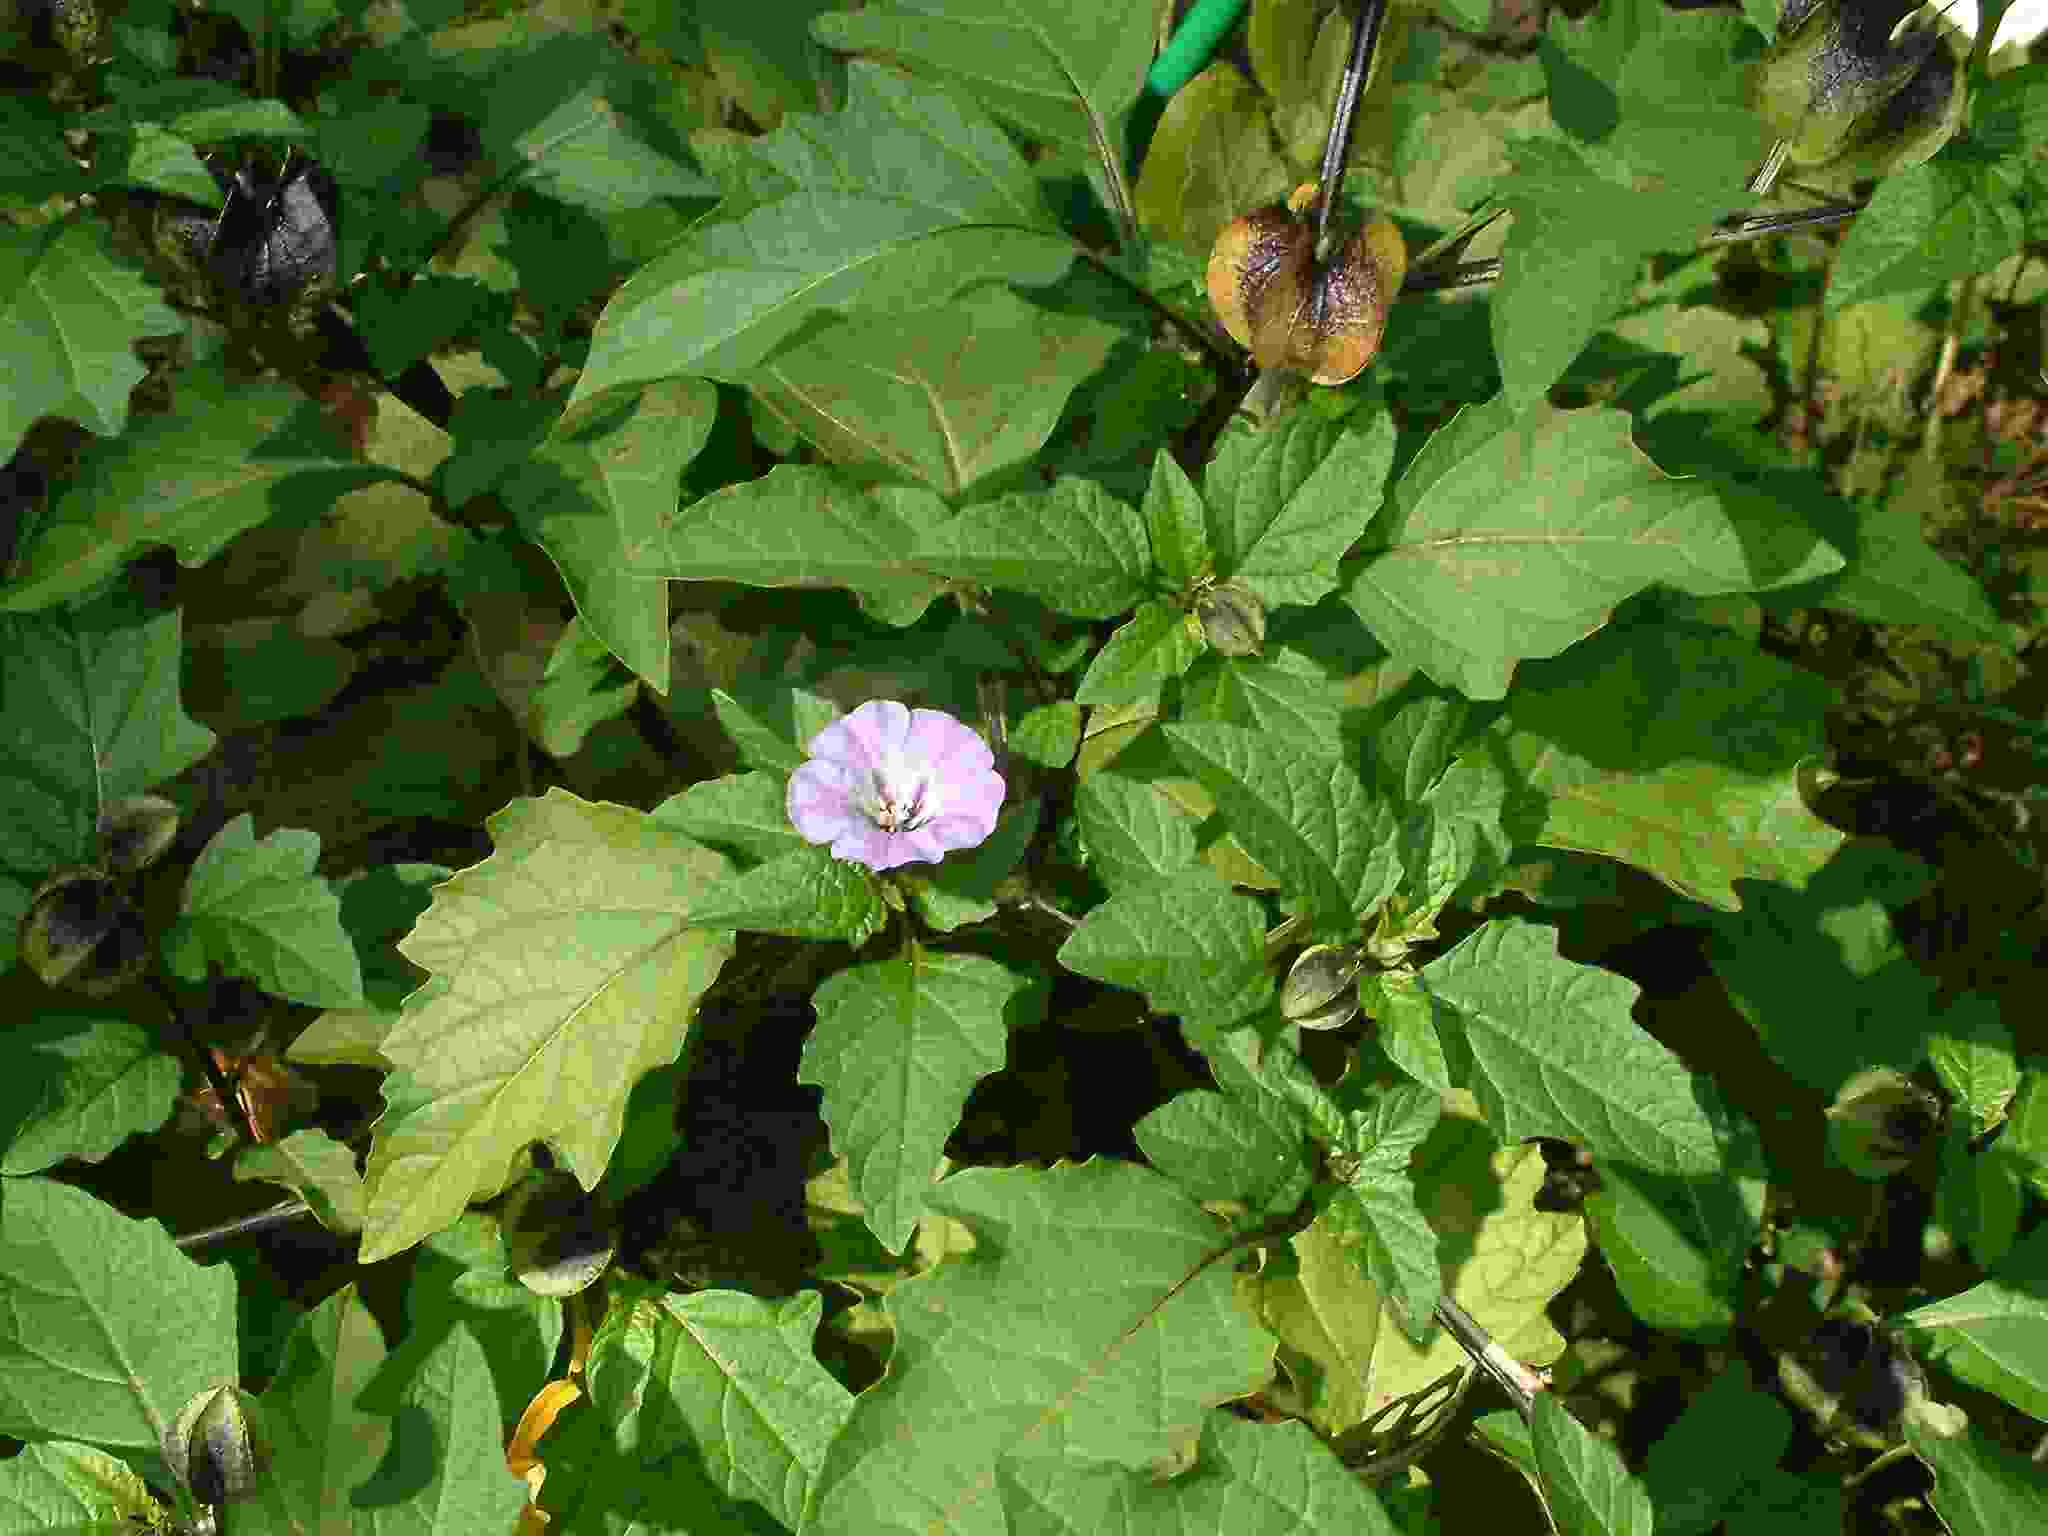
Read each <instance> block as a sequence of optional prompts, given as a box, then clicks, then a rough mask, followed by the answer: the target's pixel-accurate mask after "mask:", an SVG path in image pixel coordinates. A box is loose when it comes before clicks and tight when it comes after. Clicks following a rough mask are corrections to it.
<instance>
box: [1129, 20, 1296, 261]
mask: <svg viewBox="0 0 2048 1536" xmlns="http://www.w3.org/2000/svg"><path fill="white" fill-rule="evenodd" d="M1293 185H1294V177H1293V176H1292V175H1291V174H1290V173H1289V171H1288V169H1287V164H1286V162H1285V161H1283V160H1282V159H1281V158H1280V156H1279V154H1278V153H1277V152H1275V150H1274V148H1273V134H1272V127H1271V124H1270V123H1269V121H1268V119H1267V116H1266V113H1265V110H1264V104H1263V102H1262V101H1261V99H1260V96H1259V93H1258V91H1257V90H1256V89H1255V88H1254V87H1253V85H1252V84H1251V82H1250V81H1248V80H1246V79H1245V77H1244V76H1243V75H1242V74H1241V73H1239V71H1238V69H1237V66H1236V65H1234V64H1232V63H1230V62H1229V61H1228V60H1222V61H1219V62H1217V63H1214V64H1211V65H1210V66H1209V67H1208V68H1207V69H1205V70H1203V71H1202V72H1201V73H1200V74H1199V75H1197V76H1195V78H1194V79H1192V80H1190V81H1189V82H1188V83H1187V84H1186V85H1184V86H1182V87H1181V88H1180V89H1179V90H1177V91H1175V92H1174V93H1173V99H1172V100H1170V101H1169V102H1167V104H1166V111H1165V113H1164V114H1163V115H1162V116H1161V117H1160V119H1159V126H1158V127H1157V128H1155V129H1153V131H1152V142H1151V144H1150V145H1149V146H1147V148H1146V150H1145V161H1144V164H1143V165H1141V166H1140V167H1139V168H1138V187H1137V202H1138V217H1139V219H1140V220H1141V221H1142V222H1143V224H1144V225H1145V227H1146V229H1148V230H1150V231H1151V232H1152V233H1153V234H1156V235H1160V236H1163V237H1164V238H1166V239H1169V240H1176V241H1179V242H1180V243H1181V244H1182V245H1184V246H1186V247H1187V248H1188V249H1189V250H1192V251H1201V252H1207V251H1208V249H1209V248H1210V246H1212V245H1214V244H1215V243H1216V236H1217V234H1218V232H1219V231H1221V230H1222V228H1223V226H1224V225H1226V224H1228V223H1229V222H1230V221H1231V220H1232V219H1234V218H1236V217H1237V216H1238V215H1239V214H1242V213H1249V212H1251V211H1252V210H1253V209H1254V208H1260V207H1263V206H1265V205H1266V204H1268V203H1275V202H1278V201H1279V200H1280V199H1281V198H1283V197H1285V196H1286V195H1287V194H1288V192H1289V191H1291V190H1292V188H1293Z"/></svg>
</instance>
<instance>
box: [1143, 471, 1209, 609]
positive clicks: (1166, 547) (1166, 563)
mask: <svg viewBox="0 0 2048 1536" xmlns="http://www.w3.org/2000/svg"><path fill="white" fill-rule="evenodd" d="M1142 510H1143V513H1144V517H1145V531H1146V534H1147V536H1148V537H1149V538H1150V539H1151V542H1152V559H1153V561H1154V563H1155V564H1156V565H1157V566H1158V567H1159V573H1160V574H1161V575H1162V576H1164V577H1165V578H1166V579H1167V581H1168V582H1169V583H1170V584H1171V585H1172V586H1174V587H1175V588H1176V589H1178V590H1180V591H1183V592H1185V591H1187V590H1188V589H1190V588H1191V587H1193V586H1194V584H1195V582H1196V581H1197V580H1198V579H1199V578H1200V577H1201V576H1203V575H1204V574H1205V573H1206V572H1207V571H1208V570H1209V569H1210V568H1211V566H1212V565H1213V564H1214V560H1213V558H1212V557H1211V555H1210V553H1209V530H1208V526H1207V523H1206V518H1205V512H1204V509H1203V505H1202V493H1201V492H1200V491H1198V490H1196V489H1195V484H1194V482H1193V481H1192V480H1190V479H1188V476H1187V471H1186V470H1184V469H1182V468H1181V467H1180V461H1179V460H1178V459H1176V458H1174V456H1173V455H1172V454H1171V453H1169V452H1168V451H1167V450H1166V449H1164V448H1162V449H1160V450H1159V452H1158V454H1157V455H1156V456H1155V457H1154V458H1153V460H1152V480H1151V483H1150V484H1149V485H1148V486H1147V487H1146V490H1145V505H1144V507H1143V509H1142Z"/></svg>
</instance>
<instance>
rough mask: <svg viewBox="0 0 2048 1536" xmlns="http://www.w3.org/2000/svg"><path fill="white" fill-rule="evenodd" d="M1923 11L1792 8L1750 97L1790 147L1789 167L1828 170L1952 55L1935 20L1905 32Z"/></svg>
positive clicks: (1879, 1) (1885, 4) (1870, 6)
mask: <svg viewBox="0 0 2048 1536" xmlns="http://www.w3.org/2000/svg"><path fill="white" fill-rule="evenodd" d="M1917 8H1918V0H1910V3H1908V0H1819V3H1810V0H1809V3H1795V4H1793V5H1791V6H1788V7H1787V8H1786V11H1785V13H1784V15H1783V18H1782V19H1781V21H1780V23H1779V27H1778V41H1777V43H1776V45H1775V46H1773V47H1772V49H1771V51H1770V52H1769V53H1768V54H1767V55H1766V56H1765V57H1764V59H1763V61H1762V62H1761V63H1760V64H1759V65H1758V66H1757V71H1756V74H1755V75H1754V77H1753V78H1752V80H1751V85H1750V99H1751V102H1752V104H1753V105H1754V106H1755V108H1756V111H1757V114H1758V115H1759V116H1760V117H1762V118H1763V120H1764V121H1765V122H1766V123H1768V124H1769V125H1770V128H1771V131H1772V132H1773V133H1774V134H1776V135H1777V137H1778V138H1779V139H1780V140H1781V141H1782V142H1783V144H1784V146H1785V160H1786V162H1787V163H1789V164H1791V165H1795V166H1820V165H1826V164H1827V163H1828V162H1829V161H1831V160H1833V159H1834V158H1835V157H1836V156H1837V155H1839V154H1841V153H1842V152H1843V151H1844V150H1846V149H1849V148H1850V147H1852V145H1853V144H1854V142H1855V141H1856V139H1857V137H1858V135H1859V133H1860V132H1868V131H1871V127H1870V125H1871V119H1872V118H1873V117H1875V116H1876V114H1878V113H1879V112H1880V111H1881V110H1882V109H1883V107H1884V105H1885V103H1887V102H1888V101H1890V100H1891V99H1892V98H1893V97H1894V96H1896V95H1898V94H1899V92H1901V91H1903V90H1904V89H1905V88H1906V87H1907V85H1908V84H1910V83H1911V82H1912V81H1913V79H1914V77H1915V76H1916V75H1918V74H1919V73H1920V71H1921V70H1923V69H1924V68H1926V67H1927V66H1928V64H1929V63H1930V62H1931V61H1932V60H1933V59H1934V58H1935V56H1936V55H1937V54H1938V53H1942V54H1945V53H1948V48H1947V43H1946V40H1945V39H1944V37H1943V36H1942V34H1941V32H1940V31H1939V30H1938V29H1937V28H1936V27H1935V26H1934V25H1933V24H1932V23H1931V22H1929V23H1927V24H1924V25H1921V24H1915V25H1912V26H1909V27H1907V28H1905V29H1903V30H1901V29H1900V28H1899V22H1900V21H1901V20H1902V19H1903V18H1905V17H1906V16H1907V15H1908V14H1909V13H1910V12H1912V11H1914V10H1916V9H1917ZM1953 63H1954V58H1953V55H1950V64H1951V66H1953ZM1932 152H1933V151H1931V150H1930V151H1929V153H1930V154H1931V153H1932Z"/></svg>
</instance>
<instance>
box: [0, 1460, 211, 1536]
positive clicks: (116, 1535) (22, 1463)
mask: <svg viewBox="0 0 2048 1536" xmlns="http://www.w3.org/2000/svg"><path fill="white" fill-rule="evenodd" d="M169 1520H170V1511H168V1510H166V1509H165V1508H164V1507H163V1506H162V1505H160V1504H158V1503H157V1501H156V1500H155V1499H154V1498H152V1497H151V1496H150V1492H149V1486H148V1484H146V1483H144V1482H143V1480H142V1479H141V1478H139V1477H137V1476H136V1475H135V1472H134V1470H133V1469H132V1468H131V1467H129V1465H128V1464H127V1463H126V1462H125V1461H122V1460H121V1459H120V1457H118V1456H110V1455H108V1454H107V1453H106V1452H105V1451H102V1450H99V1449H98V1448H96V1447H94V1446H90V1445H80V1444H79V1443H78V1442H76V1441H74V1440H43V1441H39V1442H37V1443H36V1444H34V1445H30V1446H25V1447H24V1448H23V1449H22V1452H21V1454H20V1455H19V1456H17V1457H14V1458H13V1459H11V1460H9V1461H7V1462H4V1463H0V1531H7V1532H10V1533H12V1532H15V1531H20V1532H23V1533H27V1532H30V1531H34V1532H37V1533H38V1536H150V1533H153V1532H157V1531H161V1530H164V1529H166V1528H167V1527H168V1523H169Z"/></svg>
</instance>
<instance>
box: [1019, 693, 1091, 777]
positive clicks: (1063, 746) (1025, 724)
mask: <svg viewBox="0 0 2048 1536" xmlns="http://www.w3.org/2000/svg"><path fill="white" fill-rule="evenodd" d="M1080 745H1081V706H1080V705H1078V704H1076V703H1075V702H1074V701H1073V700H1072V699H1058V700H1055V701H1054V702H1053V703H1051V704H1041V705H1039V706H1038V708H1036V709H1032V710H1026V711H1025V712H1024V713H1023V714H1022V715H1020V716H1019V717H1018V719H1017V723H1016V724H1015V725H1013V726H1011V727H1010V750H1011V751H1012V752H1013V753H1015V754H1016V755H1017V756H1018V757H1021V758H1023V759H1024V760H1025V761H1026V762H1030V763H1037V764H1038V765H1039V766H1040V767H1041V768H1064V767H1066V766H1067V765H1068V764H1069V763H1071V762H1072V761H1073V760H1074V753H1075V752H1076V751H1077V750H1078V749H1079V748H1080Z"/></svg>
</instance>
